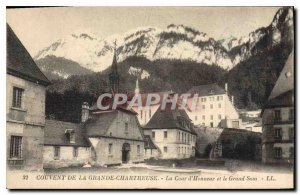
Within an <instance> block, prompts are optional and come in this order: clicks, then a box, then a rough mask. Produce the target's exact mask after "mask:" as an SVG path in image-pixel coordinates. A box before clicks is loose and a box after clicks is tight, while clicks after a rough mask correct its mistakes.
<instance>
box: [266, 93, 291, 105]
mask: <svg viewBox="0 0 300 195" xmlns="http://www.w3.org/2000/svg"><path fill="white" fill-rule="evenodd" d="M286 106H287V107H290V106H294V90H290V91H287V92H285V93H282V94H280V95H278V96H276V97H275V98H273V99H271V100H269V101H268V102H267V104H266V105H265V107H264V108H276V107H286Z"/></svg>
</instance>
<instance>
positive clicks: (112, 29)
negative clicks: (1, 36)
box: [6, 7, 279, 56]
mask: <svg viewBox="0 0 300 195" xmlns="http://www.w3.org/2000/svg"><path fill="white" fill-rule="evenodd" d="M278 9H279V7H60V8H57V7H56V8H26V9H24V8H22V9H7V13H6V16H7V18H6V19H7V23H8V24H9V25H10V26H11V27H12V29H13V30H14V32H15V33H16V34H17V36H18V37H19V39H20V40H21V41H22V43H23V44H24V46H25V47H26V48H27V50H28V51H29V53H30V54H31V55H32V56H35V55H36V53H37V52H38V51H40V50H41V49H43V48H44V47H47V46H49V45H50V44H52V43H53V42H55V41H56V40H58V39H61V38H64V37H65V36H68V35H70V34H74V33H75V34H76V33H79V32H85V33H93V34H94V35H96V36H97V37H98V38H105V37H108V36H111V35H114V34H122V33H125V32H127V31H131V30H134V29H136V28H140V27H145V26H151V27H157V28H160V29H165V28H166V27H167V26H168V25H169V24H183V25H185V26H189V27H192V28H194V29H196V30H199V31H200V32H204V33H207V35H208V36H209V37H212V38H214V39H216V40H219V39H222V38H227V37H230V36H234V37H238V38H239V37H241V36H245V35H248V34H249V33H250V32H252V31H254V30H256V29H257V28H260V27H264V26H268V25H269V24H270V23H271V22H272V19H273V17H274V15H275V13H276V11H277V10H278Z"/></svg>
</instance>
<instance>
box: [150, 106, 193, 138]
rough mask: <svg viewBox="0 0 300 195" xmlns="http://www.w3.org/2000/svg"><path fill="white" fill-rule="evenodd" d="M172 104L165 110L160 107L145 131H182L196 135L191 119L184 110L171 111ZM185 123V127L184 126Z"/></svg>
mask: <svg viewBox="0 0 300 195" xmlns="http://www.w3.org/2000/svg"><path fill="white" fill-rule="evenodd" d="M171 105H172V104H171V103H167V105H166V108H165V109H164V110H163V109H162V108H161V107H162V106H160V107H159V108H158V110H157V111H156V112H155V114H154V115H153V117H152V118H151V119H150V121H149V122H148V123H147V124H146V126H144V129H172V128H175V129H181V130H183V131H187V132H190V133H193V134H195V132H194V130H193V124H192V123H191V120H190V118H189V117H188V115H187V114H186V112H185V110H182V109H178V108H176V109H171ZM182 121H184V125H183V124H182Z"/></svg>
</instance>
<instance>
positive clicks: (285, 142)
mask: <svg viewBox="0 0 300 195" xmlns="http://www.w3.org/2000/svg"><path fill="white" fill-rule="evenodd" d="M262 122H263V136H262V161H263V162H264V163H291V164H293V163H294V158H295V157H294V134H295V132H294V131H295V130H294V122H295V116H294V54H293V52H292V53H291V54H290V56H289V57H288V60H287V62H286V64H285V65H284V67H283V69H282V71H281V73H280V75H279V78H278V80H277V81H276V83H275V86H274V88H273V89H272V92H271V94H270V96H269V99H268V102H267V103H266V105H265V106H264V108H263V110H262Z"/></svg>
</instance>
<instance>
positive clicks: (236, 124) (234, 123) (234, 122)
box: [232, 121, 240, 129]
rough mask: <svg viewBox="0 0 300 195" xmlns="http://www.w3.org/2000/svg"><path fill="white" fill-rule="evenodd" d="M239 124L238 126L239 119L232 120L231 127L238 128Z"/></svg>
mask: <svg viewBox="0 0 300 195" xmlns="http://www.w3.org/2000/svg"><path fill="white" fill-rule="evenodd" d="M239 126H240V123H239V121H232V128H236V129H238V128H239Z"/></svg>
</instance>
